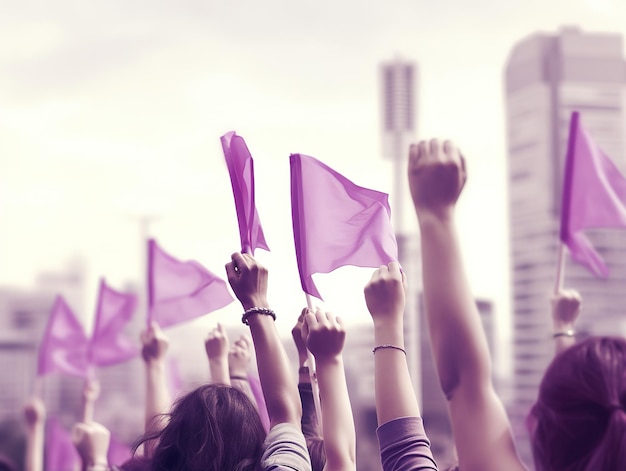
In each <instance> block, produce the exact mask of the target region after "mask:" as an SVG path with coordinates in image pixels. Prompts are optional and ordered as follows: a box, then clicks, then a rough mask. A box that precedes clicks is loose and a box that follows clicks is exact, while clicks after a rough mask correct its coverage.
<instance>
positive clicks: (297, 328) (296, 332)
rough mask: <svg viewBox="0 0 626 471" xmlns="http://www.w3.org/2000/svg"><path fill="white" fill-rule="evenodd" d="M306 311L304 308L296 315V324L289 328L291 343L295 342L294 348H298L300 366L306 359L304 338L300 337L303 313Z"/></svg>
mask: <svg viewBox="0 0 626 471" xmlns="http://www.w3.org/2000/svg"><path fill="white" fill-rule="evenodd" d="M307 311H308V309H307V308H304V309H303V310H302V312H301V313H300V316H298V320H297V322H296V325H294V326H293V329H291V336H292V337H293V343H295V344H296V349H297V350H298V360H299V362H300V366H303V365H304V362H305V361H306V359H307V351H306V345H305V343H304V340H303V339H302V325H303V324H304V315H305V314H306V312H307Z"/></svg>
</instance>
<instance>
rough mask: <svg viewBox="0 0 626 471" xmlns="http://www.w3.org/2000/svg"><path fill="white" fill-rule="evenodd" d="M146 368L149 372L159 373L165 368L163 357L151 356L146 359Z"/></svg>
mask: <svg viewBox="0 0 626 471" xmlns="http://www.w3.org/2000/svg"><path fill="white" fill-rule="evenodd" d="M146 369H147V370H148V371H150V372H157V373H161V372H163V371H164V370H165V360H164V359H163V358H151V359H149V360H147V361H146Z"/></svg>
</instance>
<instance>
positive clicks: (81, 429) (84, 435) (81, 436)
mask: <svg viewBox="0 0 626 471" xmlns="http://www.w3.org/2000/svg"><path fill="white" fill-rule="evenodd" d="M110 440H111V433H110V432H109V430H108V429H107V428H106V427H105V426H104V425H101V424H99V423H97V422H90V423H80V422H79V423H77V424H74V427H73V428H72V442H73V443H74V446H75V447H76V451H77V452H78V455H79V456H80V460H81V464H82V466H81V469H82V471H106V470H108V469H109V462H108V459H107V454H108V451H109V443H110Z"/></svg>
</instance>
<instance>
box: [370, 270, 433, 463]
mask: <svg viewBox="0 0 626 471" xmlns="http://www.w3.org/2000/svg"><path fill="white" fill-rule="evenodd" d="M405 289H406V280H405V276H404V273H403V272H402V270H401V269H400V265H399V264H398V263H397V262H392V263H390V264H389V265H387V266H381V267H380V268H379V269H378V270H376V271H375V272H374V274H373V275H372V278H371V280H370V281H369V283H368V284H367V286H366V287H365V302H366V303H367V308H368V310H369V311H370V314H371V315H372V319H373V320H374V342H375V346H374V388H375V394H376V415H377V417H378V430H377V434H378V442H379V445H380V457H381V461H382V464H383V469H384V470H385V471H392V470H393V471H395V470H409V469H411V470H436V469H437V465H436V464H435V460H434V459H433V456H432V453H431V451H430V442H429V441H428V438H427V437H426V433H425V431H424V426H423V423H422V419H421V416H420V410H419V406H418V404H417V398H416V397H415V391H414V389H413V384H412V383H411V377H410V376H409V368H408V365H407V360H406V355H407V354H406V351H405V349H404V333H403V332H404V325H403V315H404V304H405Z"/></svg>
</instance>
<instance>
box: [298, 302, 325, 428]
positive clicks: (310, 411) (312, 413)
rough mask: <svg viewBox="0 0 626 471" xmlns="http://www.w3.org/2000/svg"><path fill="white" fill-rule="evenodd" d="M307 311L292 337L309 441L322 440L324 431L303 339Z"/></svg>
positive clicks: (301, 315)
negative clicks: (321, 428)
mask: <svg viewBox="0 0 626 471" xmlns="http://www.w3.org/2000/svg"><path fill="white" fill-rule="evenodd" d="M307 311H308V309H307V308H304V309H303V310H302V313H301V314H300V315H299V316H298V320H297V322H296V324H295V325H294V326H293V328H292V329H291V337H292V338H293V343H294V344H295V346H296V350H297V351H298V392H299V393H300V403H301V404H302V421H301V425H302V433H303V434H304V436H305V437H306V438H307V439H309V440H320V439H321V437H322V431H321V430H320V425H319V420H318V418H317V411H316V410H315V399H314V398H313V388H312V386H311V376H310V374H309V367H308V363H307V349H306V345H305V343H304V340H303V339H302V326H303V325H304V315H305V314H306V313H307Z"/></svg>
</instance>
